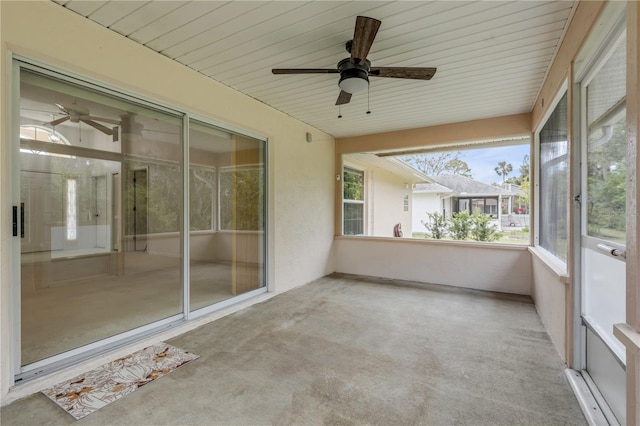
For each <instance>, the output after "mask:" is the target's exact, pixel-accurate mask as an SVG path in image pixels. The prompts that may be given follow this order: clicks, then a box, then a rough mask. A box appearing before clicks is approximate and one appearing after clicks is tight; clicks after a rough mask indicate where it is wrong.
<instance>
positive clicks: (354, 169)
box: [341, 164, 367, 237]
mask: <svg viewBox="0 0 640 426" xmlns="http://www.w3.org/2000/svg"><path fill="white" fill-rule="evenodd" d="M347 173H354V174H356V173H357V174H360V175H361V176H362V200H352V199H349V198H345V197H344V184H345V182H346V179H345V175H346V174H347ZM341 189H342V190H341V199H342V203H341V204H342V235H350V236H360V237H363V236H366V235H367V232H366V229H367V228H366V217H367V215H366V203H367V174H366V172H365V171H364V170H362V169H359V168H358V167H355V166H352V165H347V164H345V165H343V166H342V186H341ZM345 204H359V205H362V233H361V234H346V233H345V220H346V219H345Z"/></svg>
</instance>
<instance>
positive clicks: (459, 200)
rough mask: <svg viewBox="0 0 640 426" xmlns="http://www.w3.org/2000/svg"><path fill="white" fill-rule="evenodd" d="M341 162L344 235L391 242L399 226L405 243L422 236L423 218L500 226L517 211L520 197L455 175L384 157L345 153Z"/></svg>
mask: <svg viewBox="0 0 640 426" xmlns="http://www.w3.org/2000/svg"><path fill="white" fill-rule="evenodd" d="M343 162H344V169H343V180H344V187H343V188H345V189H344V190H343V194H342V208H343V232H344V234H345V235H363V236H374V237H393V236H394V227H395V226H396V225H397V224H400V226H401V228H402V234H403V237H405V238H411V236H412V234H413V233H421V232H425V227H424V224H423V222H426V221H427V220H428V216H427V213H433V212H438V213H440V214H444V215H445V216H451V214H453V213H457V212H459V211H464V210H466V211H468V212H469V213H484V214H488V215H490V216H491V217H492V218H493V219H494V220H495V221H496V222H497V223H501V227H505V226H509V223H508V221H507V218H506V216H507V214H508V213H512V212H514V211H515V209H516V208H517V205H516V203H515V200H516V199H517V198H518V197H520V196H523V195H524V192H523V191H521V190H516V188H513V187H512V190H508V189H504V188H501V187H498V186H495V185H489V184H486V183H483V182H479V181H477V180H474V179H470V178H467V177H464V176H460V175H438V176H427V175H425V174H424V173H422V172H420V171H418V170H416V169H414V168H413V167H411V166H409V165H408V164H406V163H404V162H403V161H401V160H399V159H397V158H394V157H387V156H384V155H381V156H379V155H376V154H369V153H358V154H349V155H346V156H345V157H344V158H343ZM514 186H515V185H514ZM346 188H349V189H346ZM499 206H502V209H500V208H499ZM503 215H504V221H503V220H501V219H503Z"/></svg>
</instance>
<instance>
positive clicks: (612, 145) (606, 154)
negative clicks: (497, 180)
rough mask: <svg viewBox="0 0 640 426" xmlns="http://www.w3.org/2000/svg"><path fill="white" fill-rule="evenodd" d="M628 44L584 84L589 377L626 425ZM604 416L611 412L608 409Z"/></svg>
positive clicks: (617, 49)
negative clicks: (622, 328) (616, 330)
mask: <svg viewBox="0 0 640 426" xmlns="http://www.w3.org/2000/svg"><path fill="white" fill-rule="evenodd" d="M625 52H626V43H625V36H624V34H623V35H622V36H620V37H619V39H618V40H617V42H616V43H615V45H614V47H613V48H612V49H611V50H610V51H609V52H608V55H607V59H606V61H604V62H603V63H601V64H599V65H600V67H598V68H597V72H595V73H593V75H591V76H590V78H588V79H587V81H585V82H584V83H583V87H582V99H583V102H584V107H583V110H584V111H585V113H586V114H585V116H584V120H583V121H584V124H583V134H584V135H585V137H583V154H582V155H583V160H582V168H583V170H582V188H583V190H582V197H581V199H582V203H581V210H582V211H581V213H582V214H581V216H582V217H581V223H582V226H581V227H582V231H581V244H580V246H581V264H582V271H581V276H582V322H583V324H584V334H585V342H584V343H585V348H584V353H585V361H586V365H584V366H583V367H584V369H585V373H586V374H587V375H588V377H590V378H591V381H590V383H593V384H594V386H595V387H596V394H600V395H601V396H602V398H604V401H605V402H606V405H607V406H608V407H609V408H610V409H611V411H612V412H613V415H614V416H615V417H616V419H617V421H618V422H620V423H621V424H625V414H626V413H625V401H626V395H625V382H626V377H625V364H626V360H625V348H624V346H623V345H622V344H621V343H620V342H619V341H618V340H617V339H616V338H615V337H614V335H613V326H614V324H617V323H624V322H625V300H626V299H625V296H626V295H625V243H626V232H625V220H626V211H625V210H626V208H625V203H626V137H625V123H626V121H625V120H626V85H625V67H626V60H625V59H626V55H625ZM605 412H607V411H606V410H605Z"/></svg>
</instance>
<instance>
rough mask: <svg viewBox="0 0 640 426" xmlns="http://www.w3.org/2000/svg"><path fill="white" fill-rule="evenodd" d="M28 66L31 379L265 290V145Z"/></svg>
mask: <svg viewBox="0 0 640 426" xmlns="http://www.w3.org/2000/svg"><path fill="white" fill-rule="evenodd" d="M19 65H20V67H21V69H20V71H19V80H20V105H19V107H20V112H19V115H20V139H19V140H18V141H16V143H15V150H16V156H19V162H18V164H17V165H16V169H15V170H14V173H15V176H16V177H17V180H18V181H19V198H20V200H19V205H18V206H15V209H16V210H15V211H16V216H17V215H18V208H19V209H20V210H19V211H20V215H21V217H23V220H21V221H19V224H18V228H19V229H17V230H16V231H17V232H16V234H17V235H16V238H19V239H20V253H19V259H20V265H19V270H17V271H16V273H15V276H17V277H19V280H18V282H16V283H15V288H16V290H18V293H19V294H20V304H19V307H16V308H15V309H17V310H19V313H18V312H16V318H19V321H17V324H16V327H15V330H14V332H15V335H14V338H13V339H12V340H13V341H15V342H16V343H17V344H16V345H15V347H14V351H15V355H16V359H17V360H18V361H19V364H17V365H16V368H17V371H16V375H17V376H18V377H19V378H20V379H23V378H27V377H29V376H30V375H34V374H35V373H36V372H37V373H39V372H41V371H46V369H47V368H50V366H51V365H53V364H54V363H58V362H60V363H63V364H64V363H68V362H71V360H72V359H75V357H76V356H79V357H82V356H87V355H88V354H89V353H93V352H98V351H102V350H106V349H110V348H112V347H113V346H114V345H116V344H119V343H121V342H122V341H125V340H129V339H135V338H138V337H142V336H147V335H148V334H149V333H150V332H152V331H154V330H157V329H159V327H164V326H167V325H169V324H172V323H175V322H177V321H181V320H184V319H187V320H189V319H191V318H192V317H197V316H199V315H202V314H205V313H207V312H211V311H213V310H214V309H217V308H219V307H222V306H226V304H229V303H232V302H231V301H229V302H227V300H228V299H232V298H235V297H236V296H241V297H251V295H252V294H255V293H260V292H263V291H265V290H266V289H265V288H264V287H265V285H266V282H265V259H266V251H265V247H266V243H265V242H266V240H265V224H266V217H265V207H264V206H265V195H266V193H265V188H266V184H265V164H266V161H265V158H266V157H265V156H266V143H265V141H264V140H259V139H256V138H253V137H249V136H246V135H242V134H239V133H235V132H230V131H227V130H224V129H222V128H219V127H216V126H214V125H211V124H209V123H206V122H201V121H195V120H190V119H187V118H186V117H185V116H184V115H182V114H180V113H177V112H174V111H172V110H168V109H164V108H163V107H160V106H158V105H155V104H151V103H148V102H145V101H142V100H132V99H131V98H128V97H126V96H124V95H121V94H114V93H111V92H109V93H107V92H103V91H100V92H99V91H96V90H93V89H94V88H93V87H89V86H85V85H79V84H78V85H76V84H74V83H72V82H71V81H72V79H70V78H67V77H64V78H59V77H60V76H59V75H58V74H56V73H53V72H49V71H46V70H42V69H40V68H37V67H33V66H31V65H28V64H22V63H20V64H19ZM43 123H44V124H43ZM184 126H188V129H189V130H188V138H187V139H186V140H184V141H183V135H185V131H184ZM187 144H188V146H189V149H188V152H187V151H186V150H185V145H187ZM187 157H188V160H189V161H188V162H187ZM185 165H187V170H185ZM185 188H188V189H189V195H190V196H189V200H188V204H187V205H186V206H185V205H183V202H184V196H183V194H184V191H185ZM17 195H18V194H16V197H15V198H16V199H17V198H18V196H17ZM187 213H188V217H185V215H186V214H187ZM187 230H188V232H185V231H187ZM185 234H188V235H185ZM16 251H17V250H16ZM16 254H18V253H16ZM186 254H188V255H189V258H188V259H187V258H185V255H186ZM16 266H18V265H16ZM192 312H193V313H192Z"/></svg>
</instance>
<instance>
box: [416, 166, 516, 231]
mask: <svg viewBox="0 0 640 426" xmlns="http://www.w3.org/2000/svg"><path fill="white" fill-rule="evenodd" d="M427 180H428V182H426V183H417V184H415V185H414V187H413V218H412V223H413V229H414V231H416V232H424V225H423V224H422V223H423V222H426V221H427V220H428V216H427V213H433V212H438V213H440V214H443V215H445V216H451V215H452V214H454V213H458V212H461V211H467V212H469V213H470V214H473V213H484V214H487V215H489V216H491V218H492V219H494V220H496V221H497V222H498V223H500V224H502V220H501V219H502V216H503V215H505V214H506V215H508V214H509V213H512V212H513V208H514V207H513V206H515V205H516V204H515V200H516V199H517V198H518V197H520V196H523V195H524V192H523V191H521V190H516V189H515V188H513V190H507V189H504V188H501V187H498V186H494V185H489V184H486V183H483V182H479V181H477V180H474V179H471V178H468V177H465V176H461V175H437V176H429V177H428V178H427ZM500 206H502V208H501V207H500Z"/></svg>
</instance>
